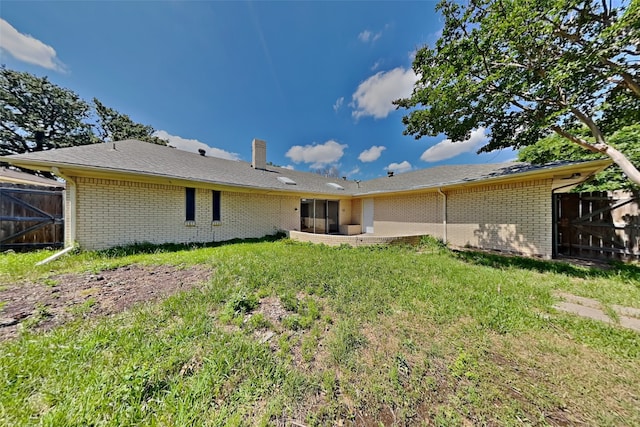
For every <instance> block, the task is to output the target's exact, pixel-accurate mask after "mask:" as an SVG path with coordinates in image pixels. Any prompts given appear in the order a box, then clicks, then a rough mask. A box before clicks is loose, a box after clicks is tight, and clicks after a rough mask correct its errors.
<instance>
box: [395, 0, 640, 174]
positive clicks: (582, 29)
mask: <svg viewBox="0 0 640 427" xmlns="http://www.w3.org/2000/svg"><path fill="white" fill-rule="evenodd" d="M437 9H438V10H439V11H440V12H441V13H442V15H443V17H444V29H443V31H442V36H441V37H440V39H439V40H438V41H437V43H436V46H435V47H434V48H430V47H428V46H426V47H424V48H422V49H420V50H419V51H418V52H417V54H416V58H415V61H414V63H413V69H414V72H415V73H416V75H417V76H418V81H417V82H416V84H415V86H414V90H413V93H412V95H411V97H409V98H406V99H400V100H397V101H395V104H396V105H397V106H399V107H404V108H406V109H409V110H410V112H409V113H408V115H406V116H405V117H404V118H403V123H404V124H405V126H406V128H405V134H409V135H414V136H415V137H416V138H420V137H422V136H426V135H429V136H436V135H439V134H441V133H443V134H445V135H446V136H447V137H448V138H450V139H451V140H453V141H463V140H465V139H467V138H468V137H469V136H470V133H471V131H472V130H474V129H476V128H480V127H482V128H486V129H487V130H488V133H489V140H488V143H487V144H486V145H485V146H484V147H482V148H481V150H480V151H491V150H495V149H500V148H503V147H515V148H521V147H525V146H528V145H531V144H534V143H535V142H536V141H538V140H540V139H541V138H544V137H545V136H547V135H548V134H549V133H550V132H555V133H556V134H558V135H561V136H562V137H564V138H566V139H568V140H569V141H571V142H572V143H574V144H577V145H579V146H581V147H583V148H586V149H588V150H590V151H592V152H600V153H604V154H606V155H608V156H610V157H611V158H612V159H613V160H614V162H616V163H617V164H618V165H619V166H620V167H621V168H622V170H624V172H625V174H626V175H627V176H628V177H629V178H630V179H631V180H632V181H634V182H636V183H638V184H640V172H638V170H637V168H636V167H635V166H634V165H633V163H631V162H629V160H628V159H627V158H626V157H625V156H624V155H623V154H622V153H621V152H619V151H618V150H616V149H615V148H614V147H612V146H611V145H609V143H608V141H607V138H606V134H610V133H612V131H614V130H617V129H620V128H621V127H622V126H624V125H627V124H632V123H638V122H640V79H639V76H638V68H639V67H640V64H639V62H638V57H639V55H640V1H638V0H631V2H630V3H627V2H624V1H623V3H622V4H621V6H620V7H617V8H616V7H612V6H611V4H610V3H608V2H607V1H606V0H603V1H600V0H538V1H521V0H500V1H497V0H469V2H468V4H466V5H462V4H459V3H457V2H455V1H452V0H443V1H441V2H440V3H439V4H438V6H437ZM580 126H586V127H587V128H588V129H589V133H590V134H591V137H592V139H591V140H592V141H593V142H589V141H588V140H587V139H585V138H583V137H581V136H580V135H579V134H575V133H572V132H571V130H572V129H576V128H578V127H580Z"/></svg>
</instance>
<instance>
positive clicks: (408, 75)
mask: <svg viewBox="0 0 640 427" xmlns="http://www.w3.org/2000/svg"><path fill="white" fill-rule="evenodd" d="M417 79H418V78H417V76H416V75H415V73H414V72H413V70H412V69H404V68H402V67H398V68H394V69H393V70H391V71H387V72H383V71H380V72H379V73H376V74H374V75H373V76H371V77H369V78H368V79H367V80H365V81H364V82H362V83H360V85H359V86H358V89H356V91H355V93H354V94H353V95H352V98H353V101H352V102H351V104H349V105H350V106H351V107H352V108H353V109H354V110H353V112H352V113H351V115H352V116H353V117H355V118H356V119H358V118H360V117H365V116H372V117H374V118H376V119H382V118H385V117H387V116H388V115H389V113H390V112H391V111H393V110H395V108H396V107H395V106H394V105H393V104H392V102H393V101H395V100H396V99H398V98H405V97H408V96H410V95H411V90H412V89H413V85H414V83H415V82H416V80H417Z"/></svg>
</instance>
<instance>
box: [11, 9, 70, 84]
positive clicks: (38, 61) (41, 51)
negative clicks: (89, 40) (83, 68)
mask: <svg viewBox="0 0 640 427" xmlns="http://www.w3.org/2000/svg"><path fill="white" fill-rule="evenodd" d="M0 49H1V50H3V51H6V52H8V53H9V54H10V55H11V56H13V57H14V58H16V59H17V60H19V61H23V62H27V63H29V64H34V65H38V66H40V67H43V68H48V69H49V70H55V71H61V72H63V71H65V65H64V64H63V63H62V61H60V60H59V59H58V58H57V54H56V51H55V49H54V48H52V47H51V46H49V45H47V44H44V43H43V42H41V41H40V40H38V39H36V38H34V37H32V36H30V35H29V34H22V33H21V32H19V31H18V30H16V29H15V28H14V27H13V26H12V25H11V24H9V23H8V22H7V21H5V20H4V19H0Z"/></svg>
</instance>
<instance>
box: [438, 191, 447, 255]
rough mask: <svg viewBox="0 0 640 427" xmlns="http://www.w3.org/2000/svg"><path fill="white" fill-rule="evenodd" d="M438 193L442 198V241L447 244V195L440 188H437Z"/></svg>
mask: <svg viewBox="0 0 640 427" xmlns="http://www.w3.org/2000/svg"><path fill="white" fill-rule="evenodd" d="M438 193H440V194H441V195H442V197H443V204H442V241H443V242H444V243H445V244H446V243H447V195H446V194H445V193H444V192H443V191H442V188H440V187H438Z"/></svg>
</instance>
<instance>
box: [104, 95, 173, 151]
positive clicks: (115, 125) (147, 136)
mask: <svg viewBox="0 0 640 427" xmlns="http://www.w3.org/2000/svg"><path fill="white" fill-rule="evenodd" d="M93 103H94V105H95V107H96V114H97V116H98V125H97V129H96V130H97V132H98V137H99V138H100V139H101V140H102V141H121V140H124V139H137V140H140V141H146V142H152V143H154V144H160V145H167V141H166V140H164V139H160V138H158V137H157V136H153V133H154V132H155V129H154V128H153V127H151V126H149V125H143V124H140V123H136V122H134V121H133V120H131V118H130V117H129V116H127V115H126V114H122V113H119V112H117V111H116V110H114V109H113V108H109V107H107V106H105V105H104V104H103V103H102V102H100V101H98V99H97V98H93Z"/></svg>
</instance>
